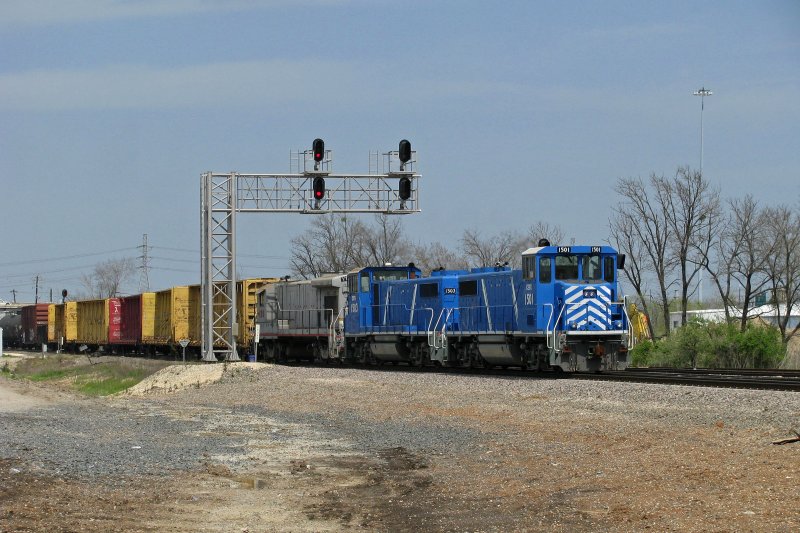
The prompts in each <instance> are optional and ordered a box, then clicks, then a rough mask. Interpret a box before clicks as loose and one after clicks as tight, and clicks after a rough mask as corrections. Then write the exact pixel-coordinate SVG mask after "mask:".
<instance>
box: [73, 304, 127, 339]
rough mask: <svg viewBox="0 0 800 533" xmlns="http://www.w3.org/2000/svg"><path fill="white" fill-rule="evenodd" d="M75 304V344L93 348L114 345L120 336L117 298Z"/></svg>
mask: <svg viewBox="0 0 800 533" xmlns="http://www.w3.org/2000/svg"><path fill="white" fill-rule="evenodd" d="M76 303H77V312H78V333H77V338H76V339H75V341H76V342H78V343H82V344H89V345H95V346H106V345H109V344H114V343H115V342H117V341H118V340H119V336H120V322H121V315H120V307H121V306H120V302H119V298H105V299H103V300H83V301H80V302H76Z"/></svg>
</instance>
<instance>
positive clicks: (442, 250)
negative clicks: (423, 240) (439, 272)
mask: <svg viewBox="0 0 800 533" xmlns="http://www.w3.org/2000/svg"><path fill="white" fill-rule="evenodd" d="M414 258H415V259H414V264H416V265H417V267H418V268H419V269H420V270H422V272H423V273H424V274H426V275H427V274H430V272H431V271H432V270H434V269H437V268H446V269H453V270H457V269H467V268H469V262H468V261H467V259H466V257H464V255H463V254H461V253H460V252H458V251H456V250H452V249H450V248H448V247H447V246H445V245H444V244H442V243H440V242H434V243H431V244H428V245H418V246H416V247H415V248H414Z"/></svg>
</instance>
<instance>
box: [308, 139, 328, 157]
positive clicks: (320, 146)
mask: <svg viewBox="0 0 800 533" xmlns="http://www.w3.org/2000/svg"><path fill="white" fill-rule="evenodd" d="M311 149H312V151H313V152H314V161H316V162H317V163H319V162H320V161H322V159H323V158H324V157H325V141H323V140H322V139H320V138H317V139H314V142H313V144H312V145H311Z"/></svg>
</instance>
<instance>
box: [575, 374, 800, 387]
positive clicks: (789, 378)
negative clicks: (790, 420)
mask: <svg viewBox="0 0 800 533" xmlns="http://www.w3.org/2000/svg"><path fill="white" fill-rule="evenodd" d="M571 377H572V379H585V380H595V381H629V382H636V383H663V384H669V385H695V386H701V387H729V388H738V389H760V390H783V391H797V392H800V372H798V371H796V370H753V369H742V370H733V369H725V370H711V369H675V368H631V369H628V370H625V371H623V372H603V373H601V374H590V373H576V374H571Z"/></svg>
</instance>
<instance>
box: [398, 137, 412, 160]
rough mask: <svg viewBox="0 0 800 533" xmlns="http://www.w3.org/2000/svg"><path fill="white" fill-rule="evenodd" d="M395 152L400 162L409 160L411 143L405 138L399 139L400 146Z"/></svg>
mask: <svg viewBox="0 0 800 533" xmlns="http://www.w3.org/2000/svg"><path fill="white" fill-rule="evenodd" d="M397 154H398V157H399V158H400V162H401V163H408V162H409V161H410V160H411V143H410V142H409V141H407V140H406V139H403V140H402V141H400V147H399V149H398V150H397Z"/></svg>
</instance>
